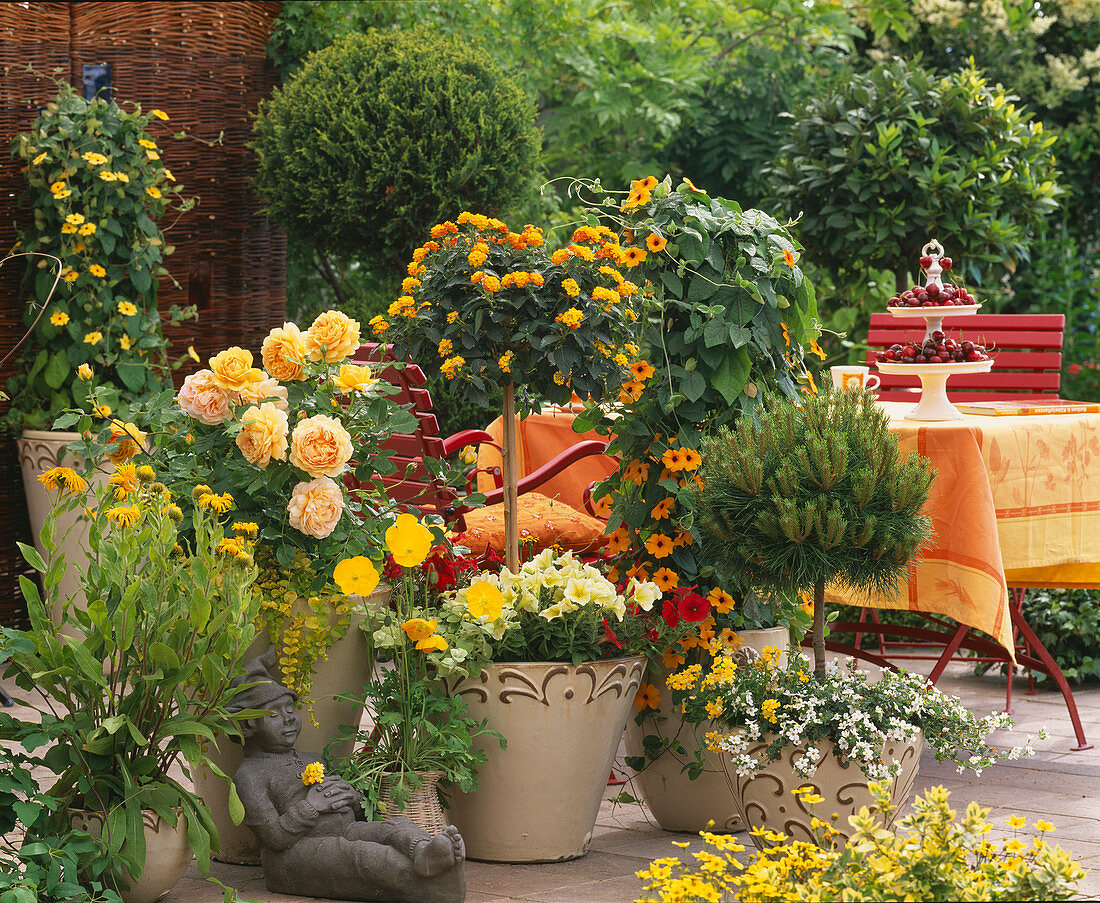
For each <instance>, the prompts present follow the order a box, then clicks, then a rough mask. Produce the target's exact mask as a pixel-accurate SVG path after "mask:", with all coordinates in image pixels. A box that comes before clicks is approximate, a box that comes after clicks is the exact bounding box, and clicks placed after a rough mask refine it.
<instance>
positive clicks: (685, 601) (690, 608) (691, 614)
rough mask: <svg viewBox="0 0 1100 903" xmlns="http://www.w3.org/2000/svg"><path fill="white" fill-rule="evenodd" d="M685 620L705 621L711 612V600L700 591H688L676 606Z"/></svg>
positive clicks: (694, 622) (690, 622) (693, 622)
mask: <svg viewBox="0 0 1100 903" xmlns="http://www.w3.org/2000/svg"><path fill="white" fill-rule="evenodd" d="M676 607H677V609H678V610H679V612H680V614H681V615H683V617H684V620H685V621H687V622H688V623H689V624H698V623H699V622H700V621H705V620H706V618H707V615H709V614H710V602H709V600H707V599H705V598H703V597H702V596H700V595H699V594H698V593H688V594H687V595H686V596H684V597H683V598H682V599H680V602H679V604H678V605H677V606H676Z"/></svg>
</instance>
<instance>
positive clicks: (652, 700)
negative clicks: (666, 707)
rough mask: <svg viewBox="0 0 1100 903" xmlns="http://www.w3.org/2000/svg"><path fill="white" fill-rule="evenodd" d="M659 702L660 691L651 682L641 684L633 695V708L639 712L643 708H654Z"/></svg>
mask: <svg viewBox="0 0 1100 903" xmlns="http://www.w3.org/2000/svg"><path fill="white" fill-rule="evenodd" d="M660 704H661V691H660V690H659V689H658V688H657V687H655V686H653V684H648V683H647V684H643V685H642V686H641V687H639V688H638V692H637V694H636V695H635V696H634V708H635V709H637V710H638V711H639V712H640V711H642V710H643V709H655V708H657V707H658V706H659V705H660Z"/></svg>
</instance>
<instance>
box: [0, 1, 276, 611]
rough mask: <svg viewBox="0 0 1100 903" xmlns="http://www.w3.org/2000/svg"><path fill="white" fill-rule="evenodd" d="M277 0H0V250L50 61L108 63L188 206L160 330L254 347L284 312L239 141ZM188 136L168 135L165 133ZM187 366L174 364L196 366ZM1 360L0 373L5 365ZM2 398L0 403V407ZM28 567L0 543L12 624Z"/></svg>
mask: <svg viewBox="0 0 1100 903" xmlns="http://www.w3.org/2000/svg"><path fill="white" fill-rule="evenodd" d="M280 7H281V3H278V2H230V3H111V2H76V3H0V256H3V254H5V253H7V251H8V250H9V249H10V248H11V246H12V245H13V244H14V242H15V225H14V223H15V221H16V220H17V218H18V217H19V215H20V214H19V211H18V209H17V205H16V199H17V197H18V195H19V194H20V193H21V191H22V190H23V176H22V173H21V172H20V171H19V168H18V167H17V166H16V165H15V164H14V163H13V162H12V161H11V159H10V157H9V156H8V148H9V147H10V143H11V140H12V138H13V137H14V136H15V135H16V134H18V133H20V132H23V131H26V130H27V129H28V127H29V126H30V123H31V122H32V121H33V119H34V118H35V116H36V115H37V112H38V109H39V107H41V106H42V105H44V104H45V102H46V101H47V100H48V99H49V98H50V97H51V96H52V95H53V94H54V89H53V85H52V84H51V83H50V82H49V80H48V79H44V78H40V77H37V76H35V75H31V74H27V73H26V72H25V71H24V70H25V68H26V66H27V64H31V65H33V66H34V68H35V69H36V70H37V71H38V72H41V73H46V74H52V73H53V72H54V70H56V69H60V70H61V73H60V74H61V75H62V76H63V77H67V78H69V79H70V81H71V82H72V83H73V84H74V85H77V86H78V85H80V84H81V80H82V74H83V73H82V67H83V65H84V64H91V63H109V64H110V65H111V85H112V88H113V90H114V95H115V97H116V98H117V99H118V100H119V101H120V102H123V103H124V104H125V103H127V102H136V103H140V104H141V106H142V109H144V110H150V109H153V108H159V109H163V110H165V111H166V112H168V113H169V115H170V116H171V120H170V121H169V122H167V123H164V128H163V129H162V130H161V131H160V132H159V133H158V134H157V138H158V143H159V144H160V145H161V150H162V157H163V159H164V161H165V164H166V165H167V166H168V167H169V168H170V169H171V170H172V172H173V174H174V175H175V176H176V178H177V179H178V181H179V183H180V184H182V185H183V186H184V193H185V194H186V195H187V196H196V197H198V198H199V204H198V206H197V207H196V208H195V209H194V210H192V211H191V212H190V213H188V214H186V215H185V216H183V217H182V218H180V219H179V220H178V222H175V223H173V220H172V218H171V217H168V218H166V220H165V221H164V222H162V224H161V225H162V227H163V228H165V231H166V233H167V238H168V242H169V244H172V245H174V246H175V248H176V252H175V253H174V254H172V255H171V256H170V257H169V258H168V259H167V262H166V267H167V269H168V271H169V272H170V273H171V276H172V278H171V279H162V280H161V283H160V294H159V300H160V305H161V309H162V310H167V309H168V307H170V306H171V305H172V304H180V305H186V304H196V305H197V306H198V308H199V316H200V319H199V320H198V321H197V322H195V321H191V322H188V323H186V324H184V325H183V326H181V327H179V328H175V329H172V330H170V331H169V339H170V341H171V342H172V345H173V349H172V350H173V354H177V355H178V354H181V353H183V352H184V351H186V349H187V347H188V345H193V346H194V347H195V349H196V350H197V351H198V352H199V354H200V356H201V357H202V358H203V359H204V360H205V359H206V358H207V357H209V356H210V355H212V354H214V353H216V352H217V351H220V350H221V349H223V348H225V347H227V346H229V345H242V346H244V347H247V348H258V346H259V343H260V342H261V341H262V339H263V337H264V336H265V335H266V334H267V332H268V331H269V330H270V329H271V327H272V326H275V325H278V324H280V323H282V322H283V319H284V317H285V312H286V280H285V249H286V246H285V240H284V238H283V236H282V233H281V232H279V231H278V230H276V229H274V228H272V227H271V226H270V225H269V224H268V223H267V221H266V219H265V218H264V217H263V215H262V211H261V208H260V205H259V202H258V200H257V198H256V197H255V195H254V193H253V191H252V188H251V186H252V181H253V178H254V174H255V163H254V157H253V154H252V152H251V151H250V150H249V149H248V147H247V142H248V141H249V140H250V138H251V127H252V119H251V116H252V114H253V113H254V112H255V110H256V107H257V104H258V103H259V101H260V99H261V98H263V97H265V96H267V95H268V94H269V93H270V91H271V87H272V85H273V84H274V73H273V71H272V70H271V68H270V67H269V66H268V64H267V62H266V58H265V49H266V44H267V39H268V36H269V35H270V32H271V26H272V23H273V21H274V19H275V17H276V16H277V15H278V13H279V9H280ZM180 131H182V132H186V133H187V135H188V137H187V138H184V139H182V140H178V141H177V140H174V139H173V138H172V137H171V135H172V134H173V133H175V132H180ZM23 271H24V267H23V265H22V264H21V263H20V262H18V261H12V262H11V263H9V264H7V265H6V266H4V267H3V268H0V357H2V356H3V354H4V353H5V352H6V351H7V350H8V349H10V348H11V347H12V346H14V344H15V343H16V342H17V341H18V339H19V338H20V337H21V336H22V334H23V319H22V315H23V310H24V304H25V298H23V297H21V296H20V294H19V283H20V277H21V276H22V274H23ZM197 366H198V365H191V366H189V367H186V368H184V369H183V370H181V371H180V373H179V379H180V380H182V378H183V375H185V373H187V372H189V371H190V370H193V369H195V368H197ZM11 372H12V368H11V366H10V364H9V365H8V366H7V367H6V368H4V369H3V370H0V386H2V384H3V383H4V382H5V381H6V380H7V378H8V377H9V376H10V375H11ZM0 410H3V408H0ZM0 531H3V534H4V535H5V536H9V537H11V536H14V537H17V538H19V539H21V540H23V541H29V538H30V529H29V526H28V524H27V519H26V509H25V503H24V500H23V493H22V485H21V481H20V475H19V465H18V461H17V459H16V457H15V449H14V442H12V441H11V439H10V437H2V436H0ZM26 572H28V569H27V568H26V567H25V566H23V565H22V564H21V559H20V557H19V555H18V551H17V550H16V549H15V547H14V544H8V543H0V624H9V625H13V624H20V625H21V624H22V622H23V618H24V617H25V604H24V602H23V599H22V596H21V595H20V594H19V592H18V580H17V577H18V574H19V573H26Z"/></svg>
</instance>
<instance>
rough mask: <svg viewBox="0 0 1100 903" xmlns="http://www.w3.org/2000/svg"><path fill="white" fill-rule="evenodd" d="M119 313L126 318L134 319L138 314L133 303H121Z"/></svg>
mask: <svg viewBox="0 0 1100 903" xmlns="http://www.w3.org/2000/svg"><path fill="white" fill-rule="evenodd" d="M118 312H119V313H120V314H122V315H123V316H124V317H132V316H133V315H134V314H136V313H137V312H138V309H137V305H136V304H134V302H133V301H119V302H118Z"/></svg>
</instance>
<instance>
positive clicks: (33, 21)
mask: <svg viewBox="0 0 1100 903" xmlns="http://www.w3.org/2000/svg"><path fill="white" fill-rule="evenodd" d="M28 65H29V66H33V67H34V69H35V70H36V71H37V72H40V73H45V74H47V75H51V74H53V73H54V71H55V70H57V69H60V70H61V72H60V75H61V76H62V77H65V76H67V74H68V71H69V4H67V3H0V257H3V256H4V255H6V254H7V253H8V251H10V250H11V249H12V246H13V245H14V244H15V241H16V227H15V222H16V218H17V211H16V204H17V201H18V198H19V195H20V194H21V193H22V191H23V186H24V184H25V183H24V180H23V173H22V172H21V171H20V165H19V164H17V162H16V161H15V160H12V158H11V156H10V154H9V151H10V149H11V142H12V138H13V137H14V136H15V135H18V134H19V133H20V132H25V131H26V130H27V129H28V128H29V127H30V124H31V123H32V122H33V121H34V119H35V118H36V117H37V116H38V110H39V108H41V107H43V106H45V104H46V102H47V101H48V100H49V99H50V98H51V97H52V96H53V95H54V93H55V91H54V87H53V84H52V83H51V82H50V81H49V80H48V79H44V78H41V77H40V76H37V75H34V74H32V73H29V72H27V66H28ZM25 270H26V266H25V264H24V262H23V260H22V259H17V260H12V261H10V262H8V263H7V264H6V265H5V266H3V267H0V358H3V357H4V356H5V355H7V353H8V352H9V351H10V350H11V349H12V348H13V347H14V346H15V344H16V342H18V341H19V339H20V338H21V337H22V336H23V332H24V326H23V308H24V300H23V298H22V297H21V296H20V283H21V282H22V277H23V274H24V272H25ZM13 361H14V357H13V358H12V359H11V360H9V361H8V362H7V363H6V364H4V366H2V367H0V388H2V387H3V386H4V385H5V384H6V383H7V380H8V378H9V377H10V376H11V375H12V373H13V371H14V366H13V363H12V362H13ZM7 408H8V404H7V402H0V412H6V411H7ZM0 533H2V534H3V535H4V536H5V537H8V539H7V540H6V541H4V542H0V624H4V625H6V626H9V627H27V626H29V625H28V624H27V620H26V612H27V608H26V603H25V602H24V600H23V595H22V593H20V592H19V575H20V574H26V575H28V576H30V575H31V574H32V573H33V571H32V569H31V568H30V567H29V566H28V565H27V564H26V563H25V562H24V561H23V556H22V555H20V554H19V549H18V548H17V547H16V545H15V543H14V542H13V541H11V537H15V538H17V539H19V540H21V541H23V542H29V541H30V523H29V521H28V520H27V506H26V501H25V499H24V498H23V483H22V478H21V476H20V470H19V459H18V457H17V456H16V453H15V439H14V437H13V436H11V435H8V434H7V433H5V432H3V431H0Z"/></svg>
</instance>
